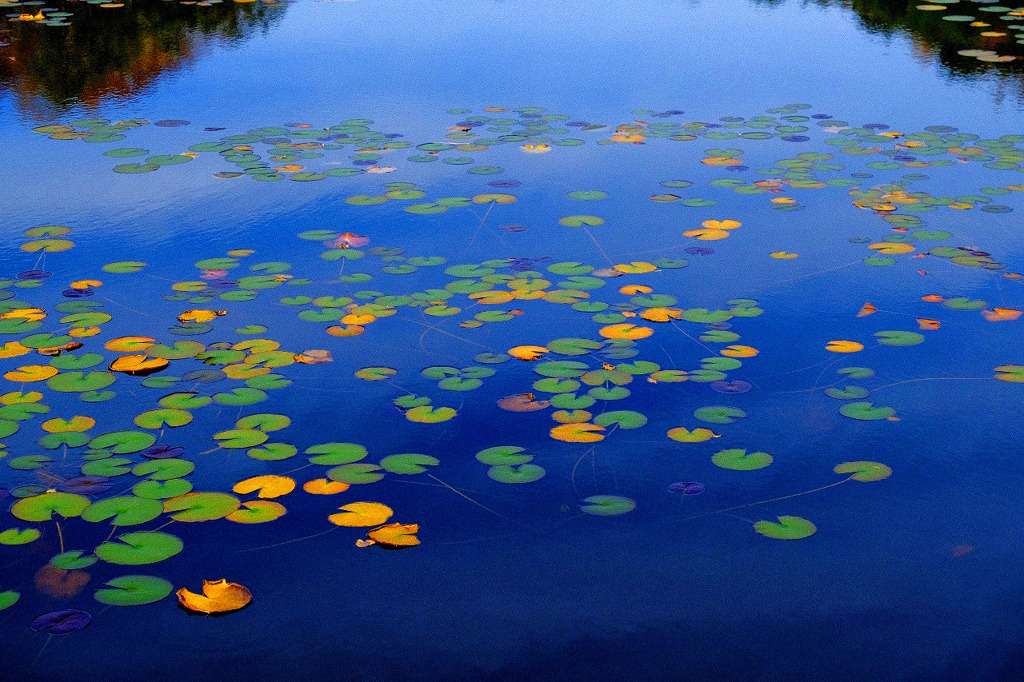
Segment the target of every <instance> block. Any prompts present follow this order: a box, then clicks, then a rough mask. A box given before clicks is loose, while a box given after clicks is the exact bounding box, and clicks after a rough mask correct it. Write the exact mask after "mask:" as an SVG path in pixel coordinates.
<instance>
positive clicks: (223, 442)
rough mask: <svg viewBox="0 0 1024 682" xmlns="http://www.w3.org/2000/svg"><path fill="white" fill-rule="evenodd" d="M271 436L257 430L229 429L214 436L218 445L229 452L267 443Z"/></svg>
mask: <svg viewBox="0 0 1024 682" xmlns="http://www.w3.org/2000/svg"><path fill="white" fill-rule="evenodd" d="M268 438H269V436H268V435H267V434H265V433H263V432H262V431H256V430H255V429H228V430H227V431H220V432H219V433H215V434H213V439H214V440H215V441H217V445H219V446H220V447H222V448H225V449H229V450H242V449H248V448H253V447H256V446H257V445H262V444H263V443H266V442H267V440H268Z"/></svg>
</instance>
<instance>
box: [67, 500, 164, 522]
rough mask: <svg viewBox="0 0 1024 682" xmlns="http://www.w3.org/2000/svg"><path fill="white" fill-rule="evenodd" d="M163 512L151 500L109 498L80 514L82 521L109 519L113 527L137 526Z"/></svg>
mask: <svg viewBox="0 0 1024 682" xmlns="http://www.w3.org/2000/svg"><path fill="white" fill-rule="evenodd" d="M163 512H164V506H163V505H162V504H161V503H160V502H158V501H157V500H153V499H146V498H142V497H134V496H126V497H109V498H107V499H105V500H100V501H99V502H93V503H92V504H91V505H89V506H88V507H87V508H86V509H85V510H84V511H83V512H82V519H83V520H84V521H88V522H90V523H99V522H100V521H106V520H107V519H110V523H111V524H112V525H115V526H137V525H139V524H140V523H147V522H149V521H152V520H153V519H155V518H156V517H158V516H160V515H161V514H162V513H163Z"/></svg>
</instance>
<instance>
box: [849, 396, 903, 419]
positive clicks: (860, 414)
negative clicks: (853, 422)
mask: <svg viewBox="0 0 1024 682" xmlns="http://www.w3.org/2000/svg"><path fill="white" fill-rule="evenodd" d="M839 414H841V415H843V416H844V417H849V418H850V419H858V420H860V421H878V420H880V419H888V418H889V417H892V416H893V415H895V414H896V410H894V409H893V408H891V407H875V406H874V405H872V404H871V403H870V402H867V401H865V402H856V403H846V404H845V405H843V406H842V407H840V408H839Z"/></svg>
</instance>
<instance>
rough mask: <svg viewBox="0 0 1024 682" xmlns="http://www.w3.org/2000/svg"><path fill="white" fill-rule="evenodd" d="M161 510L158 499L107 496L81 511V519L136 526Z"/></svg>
mask: <svg viewBox="0 0 1024 682" xmlns="http://www.w3.org/2000/svg"><path fill="white" fill-rule="evenodd" d="M163 512H164V506H163V504H161V503H160V502H159V501H158V500H153V499H145V498H142V497H109V498H107V499H105V500H100V501H98V502H93V503H92V504H91V505H89V506H88V507H87V508H86V509H85V510H83V511H82V519H83V520H85V521H88V522H90V523H99V522H100V521H106V520H107V519H110V523H111V525H114V526H136V525H139V524H141V523H148V522H149V521H152V520H153V519H155V518H156V517H158V516H160V515H161V514H162V513H163ZM61 568H66V567H61Z"/></svg>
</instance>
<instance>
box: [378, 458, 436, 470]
mask: <svg viewBox="0 0 1024 682" xmlns="http://www.w3.org/2000/svg"><path fill="white" fill-rule="evenodd" d="M440 463H441V462H440V461H439V460H438V459H437V458H436V457H431V456H429V455H417V454H403V455H388V456H387V457H385V458H384V459H382V460H381V461H380V466H381V468H382V469H384V471H388V472H390V473H392V474H422V473H423V472H424V471H426V468H425V466H437V465H438V464H440ZM424 465H425V466H424Z"/></svg>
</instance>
